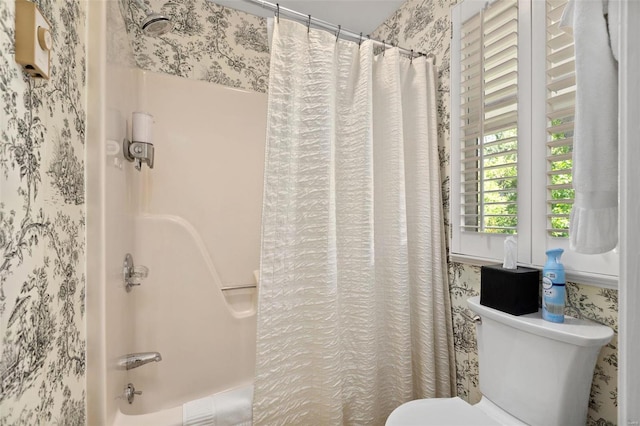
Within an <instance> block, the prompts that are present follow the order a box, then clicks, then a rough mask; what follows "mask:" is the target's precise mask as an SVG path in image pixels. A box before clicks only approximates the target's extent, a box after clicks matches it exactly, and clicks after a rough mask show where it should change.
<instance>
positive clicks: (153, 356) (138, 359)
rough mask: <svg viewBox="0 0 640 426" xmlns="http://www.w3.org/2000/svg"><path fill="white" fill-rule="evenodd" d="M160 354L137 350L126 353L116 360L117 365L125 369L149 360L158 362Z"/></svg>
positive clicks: (143, 363) (135, 366) (146, 362)
mask: <svg viewBox="0 0 640 426" xmlns="http://www.w3.org/2000/svg"><path fill="white" fill-rule="evenodd" d="M160 361H162V356H161V355H160V352H138V353H133V354H127V355H125V356H123V357H122V358H120V359H119V360H118V365H119V366H120V367H124V369H125V370H131V369H132V368H137V367H140V366H141V365H145V364H148V363H150V362H160Z"/></svg>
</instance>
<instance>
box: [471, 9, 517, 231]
mask: <svg viewBox="0 0 640 426" xmlns="http://www.w3.org/2000/svg"><path fill="white" fill-rule="evenodd" d="M517 6H518V3H517V0H497V1H495V2H494V3H491V4H490V5H488V6H487V7H486V8H483V9H482V10H480V11H479V12H478V13H477V14H475V15H474V16H472V17H471V18H470V19H468V20H466V21H465V22H463V23H462V27H461V36H460V43H461V49H460V64H461V73H460V88H461V89H460V92H461V93H460V129H461V134H460V149H461V155H460V161H461V167H460V180H461V184H462V194H461V209H462V224H461V225H462V227H463V230H464V232H493V233H515V232H516V229H517V228H516V226H517V179H518V176H517V156H518V138H517V131H518V85H517V83H518V7H517Z"/></svg>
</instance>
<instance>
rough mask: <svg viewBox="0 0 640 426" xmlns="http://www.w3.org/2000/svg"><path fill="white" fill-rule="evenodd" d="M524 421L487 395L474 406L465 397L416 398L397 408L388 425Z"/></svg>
mask: <svg viewBox="0 0 640 426" xmlns="http://www.w3.org/2000/svg"><path fill="white" fill-rule="evenodd" d="M525 424H526V423H523V422H521V421H520V420H518V419H517V418H515V417H513V416H512V415H510V414H509V413H507V412H505V411H503V410H501V409H500V408H499V407H497V406H496V405H495V404H493V403H491V401H489V400H488V399H486V398H482V399H481V400H480V402H479V403H477V404H475V405H470V404H468V403H466V402H465V401H463V400H462V399H460V398H458V397H455V398H432V399H416V400H415V401H411V402H407V403H406V404H402V405H401V406H400V407H398V408H396V409H395V410H394V411H393V413H391V415H390V416H389V418H388V419H387V423H386V425H387V426H400V425H402V426H498V425H510V426H516V425H517V426H520V425H525Z"/></svg>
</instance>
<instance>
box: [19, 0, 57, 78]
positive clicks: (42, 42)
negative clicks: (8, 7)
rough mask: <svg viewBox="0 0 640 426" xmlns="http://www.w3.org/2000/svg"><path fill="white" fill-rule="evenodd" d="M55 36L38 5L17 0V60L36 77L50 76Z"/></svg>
mask: <svg viewBox="0 0 640 426" xmlns="http://www.w3.org/2000/svg"><path fill="white" fill-rule="evenodd" d="M52 48H53V38H52V36H51V24H49V21H48V20H47V18H45V17H44V16H43V15H42V13H41V12H40V10H39V9H38V7H37V6H36V5H35V4H34V3H32V2H30V1H27V0H16V62H17V63H19V64H20V65H22V67H23V68H24V70H25V72H27V73H28V74H30V75H31V76H32V77H36V78H46V79H48V78H49V70H50V67H51V49H52Z"/></svg>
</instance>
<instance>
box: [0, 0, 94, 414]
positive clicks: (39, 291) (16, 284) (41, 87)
mask: <svg viewBox="0 0 640 426" xmlns="http://www.w3.org/2000/svg"><path fill="white" fill-rule="evenodd" d="M36 3H37V4H38V6H39V7H40V10H41V11H42V12H43V14H44V15H45V16H46V17H47V18H48V19H49V21H50V23H51V25H52V28H51V30H52V36H53V45H54V48H53V54H52V61H51V73H50V75H51V79H50V80H42V79H31V78H29V77H26V76H25V75H24V74H23V72H22V70H21V67H20V66H19V65H18V64H17V63H16V62H15V60H14V39H15V36H14V35H15V28H14V27H15V23H14V20H15V17H14V15H15V2H14V1H0V51H2V55H0V194H1V195H2V196H1V198H0V259H1V260H0V339H1V342H2V343H1V344H0V412H1V413H2V415H1V416H0V425H36V424H64V425H83V424H85V369H86V360H85V347H86V341H85V326H84V322H85V306H84V300H85V299H84V295H85V272H84V268H85V213H84V143H85V127H86V126H85V125H86V116H85V102H86V101H85V96H86V63H85V50H86V49H85V42H86V28H85V22H86V19H85V17H86V11H85V8H86V4H87V3H86V2H84V1H78V0H75V1H72V0H69V1H57V0H39V1H37V2H36Z"/></svg>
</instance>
